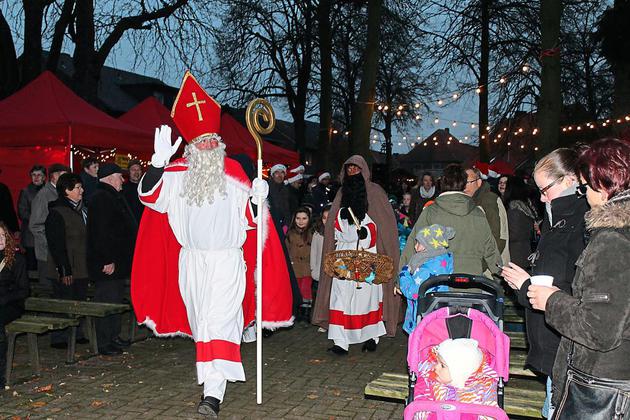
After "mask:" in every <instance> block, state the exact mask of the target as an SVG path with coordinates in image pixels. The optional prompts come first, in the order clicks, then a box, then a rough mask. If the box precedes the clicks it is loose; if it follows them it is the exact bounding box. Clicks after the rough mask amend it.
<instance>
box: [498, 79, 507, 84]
mask: <svg viewBox="0 0 630 420" xmlns="http://www.w3.org/2000/svg"><path fill="white" fill-rule="evenodd" d="M505 82H507V80H506V79H505V77H501V78H500V79H499V83H501V84H502V85H503V84H505Z"/></svg>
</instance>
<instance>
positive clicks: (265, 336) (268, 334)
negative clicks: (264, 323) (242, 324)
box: [262, 328, 273, 338]
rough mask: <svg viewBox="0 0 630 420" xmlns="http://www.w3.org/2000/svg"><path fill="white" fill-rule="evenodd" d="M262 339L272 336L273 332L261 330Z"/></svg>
mask: <svg viewBox="0 0 630 420" xmlns="http://www.w3.org/2000/svg"><path fill="white" fill-rule="evenodd" d="M262 335H263V338H269V337H271V336H272V335H273V331H272V330H267V329H264V328H263V334H262Z"/></svg>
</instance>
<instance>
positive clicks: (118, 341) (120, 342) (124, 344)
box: [112, 337, 131, 349]
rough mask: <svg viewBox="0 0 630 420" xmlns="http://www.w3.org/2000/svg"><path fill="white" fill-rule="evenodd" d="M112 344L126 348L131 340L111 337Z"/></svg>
mask: <svg viewBox="0 0 630 420" xmlns="http://www.w3.org/2000/svg"><path fill="white" fill-rule="evenodd" d="M112 344H114V345H115V346H116V347H118V348H121V349H126V348H127V347H129V346H130V345H131V341H129V340H123V339H122V338H120V337H116V338H114V339H112Z"/></svg>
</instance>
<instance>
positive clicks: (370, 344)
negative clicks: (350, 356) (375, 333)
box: [361, 338, 377, 353]
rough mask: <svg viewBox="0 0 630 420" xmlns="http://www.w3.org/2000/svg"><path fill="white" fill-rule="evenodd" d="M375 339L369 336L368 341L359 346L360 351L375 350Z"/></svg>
mask: <svg viewBox="0 0 630 420" xmlns="http://www.w3.org/2000/svg"><path fill="white" fill-rule="evenodd" d="M376 345H377V344H376V341H375V340H374V339H373V338H370V339H369V340H368V341H366V342H365V343H363V347H361V351H362V352H364V353H365V352H366V351H370V352H372V351H376Z"/></svg>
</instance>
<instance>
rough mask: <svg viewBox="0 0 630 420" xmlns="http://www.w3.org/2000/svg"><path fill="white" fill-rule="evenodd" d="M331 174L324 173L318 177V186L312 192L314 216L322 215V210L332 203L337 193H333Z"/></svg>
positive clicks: (311, 199)
mask: <svg viewBox="0 0 630 420" xmlns="http://www.w3.org/2000/svg"><path fill="white" fill-rule="evenodd" d="M330 180H331V177H330V173H329V172H324V173H322V174H320V175H319V176H318V177H317V185H316V186H315V188H313V191H312V192H311V198H310V200H309V201H310V204H311V205H312V207H313V215H314V216H317V215H320V214H321V213H322V209H323V208H324V207H326V206H327V205H329V204H330V203H332V201H333V199H334V198H335V194H336V193H337V191H333V189H332V187H331V185H330Z"/></svg>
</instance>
